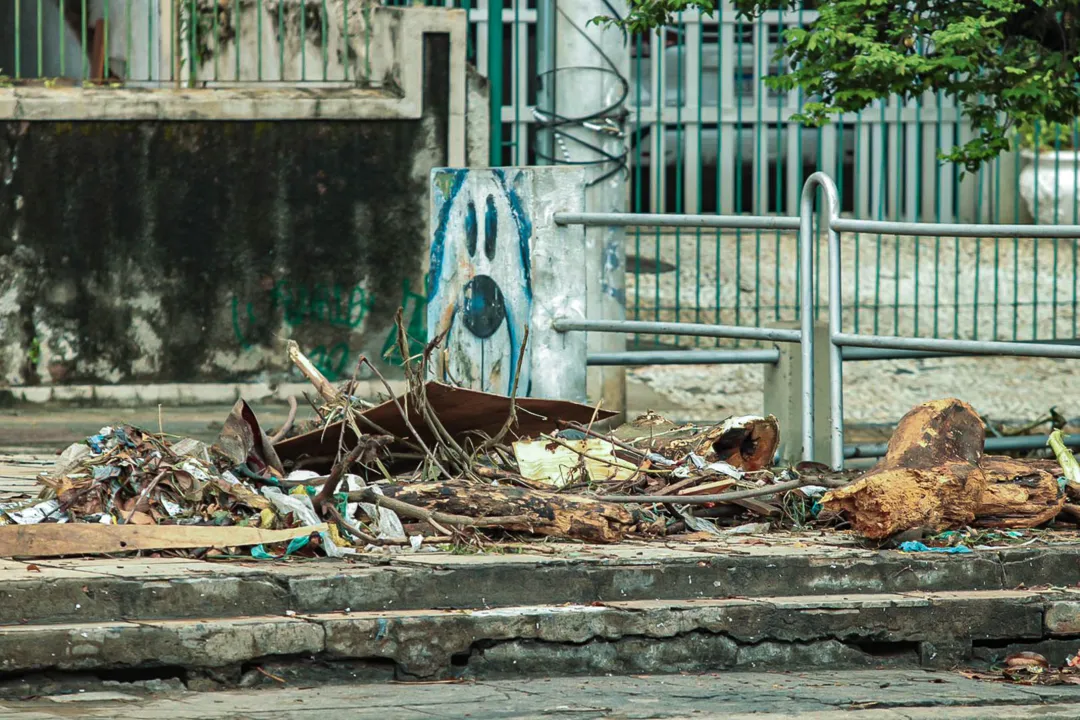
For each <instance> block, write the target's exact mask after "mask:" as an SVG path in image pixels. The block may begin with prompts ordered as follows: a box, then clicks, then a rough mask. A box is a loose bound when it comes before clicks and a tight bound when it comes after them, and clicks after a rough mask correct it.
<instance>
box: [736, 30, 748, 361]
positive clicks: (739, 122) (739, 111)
mask: <svg viewBox="0 0 1080 720" xmlns="http://www.w3.org/2000/svg"><path fill="white" fill-rule="evenodd" d="M734 25H735V213H736V214H741V213H742V211H743V153H742V151H743V144H742V137H743V89H744V84H743V32H744V28H745V25H746V23H744V22H742V21H741V20H736V21H735V23H734ZM740 288H742V230H741V229H739V228H735V324H736V325H740V324H741V323H742V292H741V291H740ZM735 346H736V347H738V346H739V341H738V340H736V341H735Z"/></svg>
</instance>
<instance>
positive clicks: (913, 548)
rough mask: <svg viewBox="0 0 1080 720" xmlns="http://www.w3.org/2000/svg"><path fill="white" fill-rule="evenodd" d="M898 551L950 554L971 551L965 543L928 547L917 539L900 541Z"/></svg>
mask: <svg viewBox="0 0 1080 720" xmlns="http://www.w3.org/2000/svg"><path fill="white" fill-rule="evenodd" d="M899 550H900V552H932V553H949V554H951V555H962V554H963V553H969V552H972V549H971V548H969V547H968V546H967V545H953V546H952V547H929V546H928V545H926V544H925V543H921V542H919V541H918V540H908V541H907V542H902V543H900V546H899Z"/></svg>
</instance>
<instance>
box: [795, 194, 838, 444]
mask: <svg viewBox="0 0 1080 720" xmlns="http://www.w3.org/2000/svg"><path fill="white" fill-rule="evenodd" d="M816 195H817V188H816V187H814V185H813V183H811V182H809V181H807V183H806V185H805V186H804V187H803V191H802V197H801V198H800V201H799V237H798V254H799V258H800V261H799V274H800V276H801V277H802V281H801V283H800V292H799V297H798V302H797V304H798V305H799V308H800V310H799V329H800V332H801V335H800V338H799V339H800V341H801V342H800V347H799V349H800V351H801V353H802V458H803V460H813V459H814V320H815V318H814V311H813V303H814V290H813V288H814V285H813V283H814V249H813V246H812V245H811V243H812V242H813V241H812V239H811V238H812V237H813V222H814V197H815V196H816ZM831 344H832V343H831V342H830V345H831Z"/></svg>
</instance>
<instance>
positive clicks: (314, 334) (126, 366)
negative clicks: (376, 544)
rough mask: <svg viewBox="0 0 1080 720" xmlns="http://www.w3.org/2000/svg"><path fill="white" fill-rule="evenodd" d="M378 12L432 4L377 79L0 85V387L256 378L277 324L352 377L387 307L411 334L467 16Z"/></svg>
mask: <svg viewBox="0 0 1080 720" xmlns="http://www.w3.org/2000/svg"><path fill="white" fill-rule="evenodd" d="M378 12H387V13H392V14H395V15H398V16H411V17H414V18H416V17H423V18H428V19H431V20H432V27H430V28H429V31H424V30H423V28H421V27H419V26H418V25H417V23H415V22H412V21H402V20H401V18H400V17H399V18H398V19H397V20H395V21H394V22H395V23H396V26H397V27H398V28H399V30H400V33H399V34H398V35H397V36H396V37H395V38H394V42H395V43H396V45H395V47H394V56H393V57H392V58H391V59H390V60H387V61H386V62H387V65H393V64H395V63H396V64H397V66H398V67H400V68H401V71H400V72H401V76H402V82H401V87H399V88H397V89H396V90H395V92H394V93H392V94H386V93H377V92H373V91H371V90H356V91H345V93H344V94H343V93H342V92H341V91H339V92H338V93H337V94H333V93H331V94H325V95H320V94H319V93H318V92H313V91H306V92H305V91H291V92H290V91H287V90H282V91H274V90H244V91H226V90H202V91H182V92H172V91H164V90H162V91H153V92H151V91H126V90H109V89H93V90H70V89H69V90H54V91H49V90H44V89H41V88H37V89H27V88H15V89H8V90H4V91H0V384H4V383H6V384H10V385H13V386H21V385H35V384H50V383H51V384H85V383H136V382H137V383H163V382H170V383H172V382H254V381H266V380H267V379H271V378H274V377H282V378H284V376H285V372H284V371H285V369H286V367H287V365H286V361H285V352H284V346H285V342H286V341H287V340H288V339H290V338H293V339H296V340H297V341H298V342H300V344H301V347H303V348H304V349H305V350H306V351H307V352H308V353H309V354H310V355H311V356H312V358H313V359H314V360H316V362H318V363H319V364H320V365H321V366H322V367H323V369H324V370H325V371H326V372H327V373H328V374H330V375H331V376H335V377H341V376H345V377H348V376H350V375H351V373H352V368H353V367H354V365H355V363H356V359H357V357H358V356H359V355H360V354H361V353H364V354H368V355H369V356H371V357H377V356H381V355H382V352H383V350H384V346H385V343H386V340H387V338H388V336H389V333H390V330H391V327H392V322H393V316H394V313H395V312H396V310H397V309H398V307H400V306H404V307H405V309H406V319H407V320H408V321H409V322H410V330H411V332H412V333H413V334H415V335H416V336H417V338H419V339H422V338H423V335H424V318H425V302H424V292H423V278H424V275H425V272H426V269H427V268H426V265H427V247H428V237H429V236H428V226H427V210H428V175H429V173H430V171H431V169H432V168H434V167H438V166H443V165H446V164H448V163H453V162H461V161H462V160H463V157H464V146H465V142H464V133H463V127H464V124H463V121H464V117H463V116H464V94H465V90H464V82H465V73H464V52H465V48H464V17H463V14H461V13H448V12H446V11H443V10H438V11H425V10H421V11H413V10H405V11H399V10H380V11H378ZM417 12H418V13H419V14H418V15H414V13H417ZM458 16H460V22H459V19H458ZM421 24H422V23H421ZM440 24H441V30H440V28H439V27H438V26H440ZM458 25H460V28H458V27H457V26H458ZM451 26H452V28H453V29H451ZM410 38H411V40H410ZM410 57H411V58H412V61H411V62H402V60H403V59H404V58H410ZM391 61H392V62H391ZM459 69H460V73H458V72H456V71H457V70H459ZM298 93H299V94H298ZM106 98H107V99H106ZM350 115H352V116H365V115H366V117H365V118H364V119H363V121H358V120H356V119H350ZM249 116H252V117H262V118H266V119H265V120H260V121H252V120H249V119H246V118H247V117H249ZM21 118H32V120H26V119H21ZM124 118H128V119H124ZM278 119H296V121H294V122H275V120H278Z"/></svg>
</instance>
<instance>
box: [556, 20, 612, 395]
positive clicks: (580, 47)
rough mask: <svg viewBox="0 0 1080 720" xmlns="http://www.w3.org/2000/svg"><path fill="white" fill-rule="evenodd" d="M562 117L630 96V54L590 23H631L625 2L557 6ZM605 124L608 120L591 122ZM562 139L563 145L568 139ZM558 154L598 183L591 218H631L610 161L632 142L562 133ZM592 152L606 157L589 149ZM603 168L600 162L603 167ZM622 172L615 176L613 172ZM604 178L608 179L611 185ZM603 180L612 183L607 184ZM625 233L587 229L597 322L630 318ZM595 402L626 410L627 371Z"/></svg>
mask: <svg viewBox="0 0 1080 720" xmlns="http://www.w3.org/2000/svg"><path fill="white" fill-rule="evenodd" d="M554 5H555V12H554V17H555V63H554V65H555V68H556V72H555V73H554V78H553V79H554V96H555V112H556V114H557V115H558V116H560V117H561V118H574V119H577V118H586V117H589V116H591V115H594V114H596V113H599V112H600V111H601V110H604V109H605V108H607V107H609V106H611V105H613V104H616V103H617V102H618V100H619V99H620V98H621V97H622V96H623V94H624V93H625V92H626V86H625V85H624V84H623V81H622V80H620V78H623V79H626V78H629V75H630V46H629V43H628V42H626V40H625V38H624V36H623V33H622V32H621V31H619V30H617V29H615V28H603V27H601V26H597V25H594V24H590V20H592V19H594V18H596V17H599V16H605V17H610V16H611V15H612V13H613V12H614V13H618V14H620V15H622V16H625V15H626V13H627V8H626V2H625V0H555V2H554ZM621 111H622V108H618V109H617V110H616V111H615V112H612V113H610V115H609V116H610V117H611V119H612V121H613V123H614V124H613V127H621V126H622V120H621V117H620V115H619V114H618V113H620V112H621ZM590 122H591V123H592V124H594V125H599V124H603V123H604V119H603V118H594V119H592V120H591V121H590ZM560 136H561V137H560ZM552 145H553V154H554V155H555V157H556V158H558V160H559V162H574V163H590V164H588V165H584V168H585V170H586V172H587V173H588V176H587V177H588V179H589V182H590V183H592V184H591V185H590V186H589V188H588V189H587V190H586V195H585V208H586V210H587V211H589V212H626V211H627V210H628V199H629V197H628V193H627V188H626V174H625V173H624V172H623V171H622V170H621V169H619V164H618V162H611V161H604V159H605V157H606V156H609V157H617V158H619V157H622V156H623V155H624V154H625V153H626V148H627V144H626V137H625V136H623V134H622V133H618V134H614V133H602V132H598V131H596V130H594V129H589V128H586V127H583V126H581V125H577V124H573V123H568V124H565V125H560V126H559V127H558V128H557V130H556V133H555V136H554V137H553V139H552ZM588 145H592V146H594V147H595V148H599V149H600V150H601V151H602V152H597V150H595V149H593V148H590V147H588ZM598 161H599V162H598ZM613 171H615V172H613ZM604 176H607V177H606V178H605V177H604ZM600 178H604V179H603V180H600ZM624 237H625V232H624V230H623V229H621V228H599V227H598V228H587V229H586V231H585V247H586V263H587V268H588V279H589V282H588V285H587V295H588V305H587V310H586V312H587V315H588V317H589V319H591V320H623V319H625V318H626V248H625V242H624ZM625 349H626V336H625V335H621V334H615V333H592V334H591V335H590V336H589V350H590V351H591V352H618V351H622V350H625ZM588 390H589V399H590V401H591V402H596V401H598V400H602V401H603V407H605V408H606V409H608V410H615V411H623V410H625V408H626V370H625V369H624V368H620V367H598V368H590V370H589V379H588Z"/></svg>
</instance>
